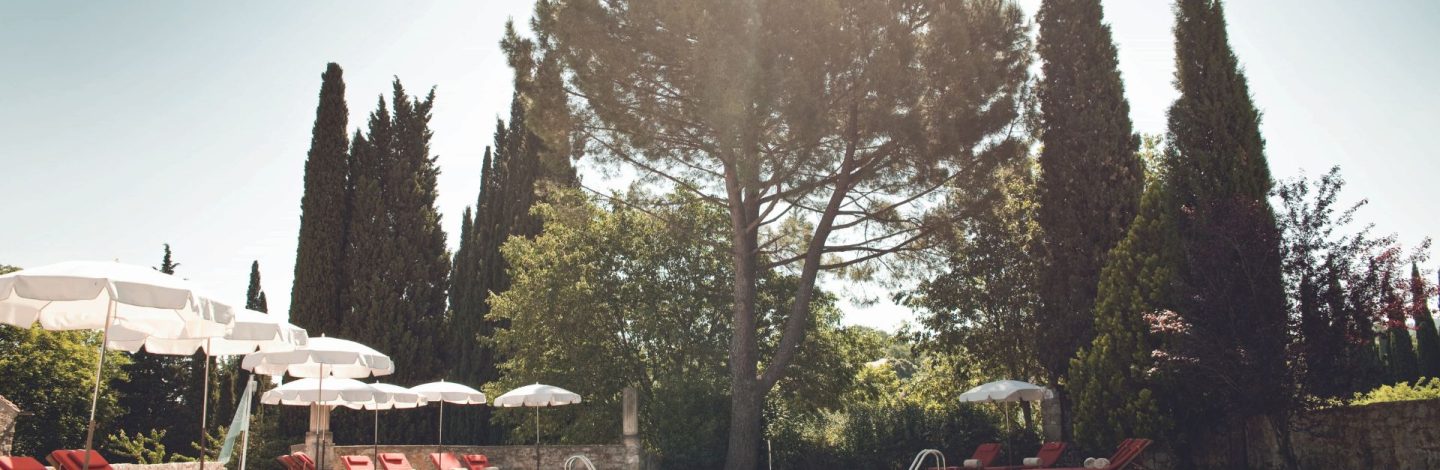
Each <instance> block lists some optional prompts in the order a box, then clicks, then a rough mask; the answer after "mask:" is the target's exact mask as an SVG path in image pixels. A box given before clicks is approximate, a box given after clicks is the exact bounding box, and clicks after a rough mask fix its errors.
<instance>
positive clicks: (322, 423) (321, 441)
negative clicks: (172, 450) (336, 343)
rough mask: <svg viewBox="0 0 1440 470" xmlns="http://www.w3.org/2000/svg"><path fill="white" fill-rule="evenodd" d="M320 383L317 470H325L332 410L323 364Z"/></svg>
mask: <svg viewBox="0 0 1440 470" xmlns="http://www.w3.org/2000/svg"><path fill="white" fill-rule="evenodd" d="M319 382H320V384H319V385H316V388H317V389H318V390H319V391H320V393H319V395H318V396H316V397H315V398H318V399H320V403H322V405H320V411H322V412H324V413H325V417H323V418H320V419H318V421H319V422H317V423H315V461H316V462H319V463H318V464H316V465H315V470H325V428H328V427H329V426H326V422H327V421H329V420H330V409H329V408H326V407H325V406H326V405H323V403H325V364H323V363H322V364H320V380H319ZM200 470H205V469H203V468H202V469H200Z"/></svg>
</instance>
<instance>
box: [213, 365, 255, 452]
mask: <svg viewBox="0 0 1440 470" xmlns="http://www.w3.org/2000/svg"><path fill="white" fill-rule="evenodd" d="M254 394H255V376H253V375H252V376H250V380H248V381H246V382H245V392H244V393H241V394H240V406H238V407H236V408H235V419H232V420H230V431H229V432H227V433H225V443H224V444H223V445H221V446H220V458H219V459H218V460H219V462H220V464H222V465H223V464H227V463H230V456H231V455H232V454H234V453H235V438H236V437H240V433H241V432H245V431H248V430H250V396H251V395H254Z"/></svg>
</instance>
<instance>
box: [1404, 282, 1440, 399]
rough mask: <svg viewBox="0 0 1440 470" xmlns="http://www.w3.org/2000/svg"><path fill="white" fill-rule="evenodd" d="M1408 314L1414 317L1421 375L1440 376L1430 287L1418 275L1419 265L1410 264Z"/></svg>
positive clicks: (1439, 344)
mask: <svg viewBox="0 0 1440 470" xmlns="http://www.w3.org/2000/svg"><path fill="white" fill-rule="evenodd" d="M1410 274H1411V278H1410V294H1411V296H1410V316H1412V317H1414V318H1415V343H1416V349H1418V351H1417V353H1418V355H1419V359H1420V376H1421V377H1440V331H1436V330H1435V317H1434V316H1431V315H1430V289H1429V286H1426V285H1425V280H1424V278H1421V277H1420V267H1419V266H1416V265H1414V264H1411V265H1410Z"/></svg>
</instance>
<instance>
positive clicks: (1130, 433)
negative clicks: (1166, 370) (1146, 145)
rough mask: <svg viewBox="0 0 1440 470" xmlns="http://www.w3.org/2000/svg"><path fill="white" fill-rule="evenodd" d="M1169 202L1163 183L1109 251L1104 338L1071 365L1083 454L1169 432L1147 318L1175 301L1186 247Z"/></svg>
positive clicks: (1099, 316)
mask: <svg viewBox="0 0 1440 470" xmlns="http://www.w3.org/2000/svg"><path fill="white" fill-rule="evenodd" d="M1166 196H1167V195H1166V194H1165V188H1164V185H1163V184H1161V183H1158V182H1157V183H1154V184H1151V185H1150V188H1149V189H1148V190H1147V191H1146V193H1145V197H1144V200H1143V202H1142V204H1141V208H1140V214H1139V215H1137V216H1136V217H1135V220H1134V222H1132V223H1131V225H1130V230H1129V233H1128V234H1127V235H1126V237H1125V239H1124V240H1122V241H1121V242H1120V244H1119V245H1117V246H1116V247H1115V249H1114V250H1112V251H1111V252H1110V255H1109V260H1108V261H1107V263H1106V265H1105V270H1104V271H1103V272H1102V274H1101V280H1100V286H1099V294H1098V295H1099V297H1098V299H1097V304H1096V307H1095V311H1096V318H1095V329H1096V333H1097V335H1096V337H1095V339H1094V341H1093V342H1092V343H1091V344H1090V345H1089V346H1088V347H1086V348H1084V349H1082V350H1080V352H1079V354H1078V357H1076V358H1075V359H1072V360H1071V363H1070V364H1071V365H1070V377H1069V381H1068V383H1067V384H1066V387H1067V389H1069V390H1070V393H1071V394H1072V396H1073V397H1074V417H1073V419H1074V425H1075V433H1074V436H1075V438H1076V439H1077V441H1078V443H1079V444H1080V445H1081V446H1082V448H1084V449H1089V450H1097V451H1103V450H1105V449H1107V446H1111V445H1113V444H1114V443H1115V442H1119V441H1120V440H1121V439H1125V438H1129V437H1149V438H1154V437H1159V436H1161V435H1162V433H1164V432H1165V431H1167V430H1168V426H1169V423H1168V422H1167V417H1166V416H1165V415H1163V414H1161V411H1160V404H1159V397H1158V396H1157V392H1158V391H1159V390H1158V389H1157V387H1156V381H1157V380H1158V377H1156V366H1157V365H1158V364H1157V361H1156V359H1155V358H1154V357H1153V353H1154V351H1156V350H1157V349H1159V341H1160V340H1159V338H1157V337H1156V336H1155V335H1153V334H1152V333H1151V331H1150V328H1151V326H1150V322H1149V320H1148V319H1147V318H1146V317H1147V316H1159V315H1161V312H1163V311H1164V310H1165V309H1167V308H1169V307H1170V306H1171V305H1173V302H1174V301H1173V297H1172V296H1173V295H1174V289H1175V285H1174V283H1175V282H1176V274H1177V272H1176V271H1177V268H1178V266H1179V263H1180V258H1179V251H1178V250H1179V240H1178V237H1177V233H1176V232H1175V225H1174V223H1175V222H1174V219H1173V218H1172V216H1171V214H1170V213H1169V212H1168V211H1166V210H1165V202H1166ZM1167 314H1168V313H1167ZM1168 315H1170V316H1173V314H1168Z"/></svg>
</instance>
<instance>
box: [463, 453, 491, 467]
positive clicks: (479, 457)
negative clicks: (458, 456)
mask: <svg viewBox="0 0 1440 470" xmlns="http://www.w3.org/2000/svg"><path fill="white" fill-rule="evenodd" d="M465 466H466V467H467V468H469V469H470V470H485V469H487V468H490V458H489V457H486V456H485V454H465Z"/></svg>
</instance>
